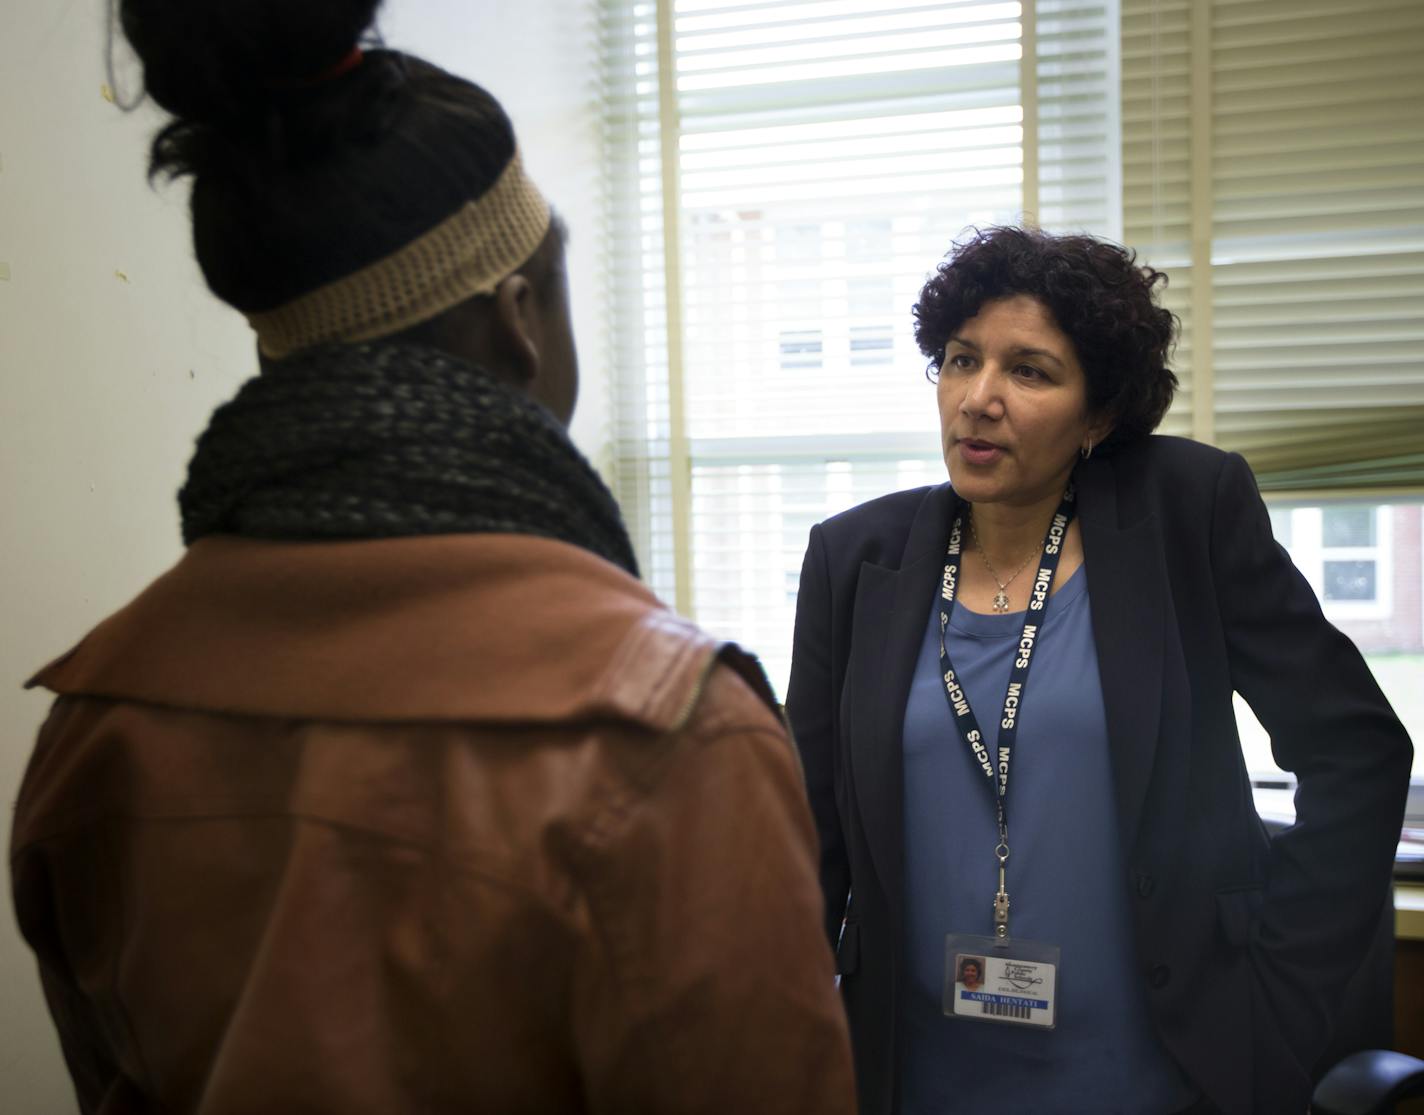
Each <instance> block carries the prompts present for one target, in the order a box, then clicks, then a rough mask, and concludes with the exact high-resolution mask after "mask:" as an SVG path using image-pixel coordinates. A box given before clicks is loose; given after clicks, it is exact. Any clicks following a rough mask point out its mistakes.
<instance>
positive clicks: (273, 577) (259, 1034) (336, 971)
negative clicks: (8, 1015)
mask: <svg viewBox="0 0 1424 1115" xmlns="http://www.w3.org/2000/svg"><path fill="white" fill-rule="evenodd" d="M748 663H749V660H747V659H745V658H744V657H742V656H740V655H739V653H738V652H736V651H735V650H729V649H727V648H723V647H721V646H720V645H719V644H718V643H717V642H715V641H714V640H712V639H711V638H710V637H709V636H707V635H705V634H703V633H701V632H700V631H698V630H697V629H696V628H695V627H693V626H692V625H690V624H688V623H686V622H684V621H682V620H680V619H677V618H676V617H675V616H673V615H672V614H671V613H669V612H667V611H666V610H665V609H663V608H662V607H661V606H660V605H659V604H658V603H657V602H656V601H655V599H654V598H653V597H652V596H651V594H650V593H649V592H648V591H647V590H646V588H644V587H643V586H642V585H641V584H639V583H638V582H636V581H635V580H633V579H632V578H630V577H628V576H627V575H626V574H624V573H623V572H622V571H621V570H618V569H616V568H615V567H614V566H612V565H610V564H608V563H606V562H604V561H602V560H600V559H599V558H597V557H594V556H592V555H590V554H588V553H586V552H584V551H582V550H579V549H576V548H574V547H572V546H568V545H565V544H563V543H559V542H552V541H546V540H543V539H536V538H531V537H523V536H514V535H478V536H477V535H457V536H448V537H438V538H421V539H399V540H390V541H371V542H354V543H317V544H290V543H268V542H256V541H245V540H240V539H235V538H212V539H208V540H205V541H202V542H199V543H197V544H196V545H194V546H193V547H192V548H191V549H190V550H189V551H188V553H187V555H186V556H185V557H184V558H183V559H182V561H180V562H179V563H178V565H177V566H176V567H175V568H174V569H172V570H171V571H170V572H169V573H167V574H166V575H164V576H163V577H161V578H160V579H159V580H158V581H157V582H155V583H154V585H153V586H151V587H150V588H149V589H148V590H147V591H146V592H145V593H143V594H142V595H141V596H140V597H139V598H138V599H137V600H135V601H134V602H133V603H132V604H130V605H129V606H128V607H127V608H125V609H124V610H123V611H121V612H119V613H118V614H117V615H115V616H114V617H112V618H111V619H109V620H107V621H106V622H105V623H103V624H102V625H100V626H99V627H98V628H97V629H96V630H95V631H94V632H93V633H91V634H90V635H89V636H88V638H86V639H85V640H84V641H83V642H82V643H81V644H80V645H79V646H78V647H77V648H76V649H75V650H73V651H71V652H70V653H69V654H68V655H67V656H65V657H64V658H61V659H60V660H59V661H58V662H56V663H54V664H53V665H51V666H49V667H47V668H46V669H45V670H44V671H42V672H41V673H40V674H39V676H38V677H37V678H36V679H35V681H34V682H33V683H32V684H39V685H44V686H47V687H49V688H50V689H53V690H54V691H55V692H57V693H59V694H60V697H59V699H58V700H57V701H56V703H55V705H54V709H53V711H52V713H51V715H50V717H49V720H48V722H47V723H46V724H45V726H44V728H43V729H42V731H41V734H40V739H39V743H38V745H37V748H36V750H35V754H34V757H33V759H32V761H31V764H30V768H29V771H28V773H27V775H26V778H25V781H24V784H23V786H22V788H21V791H20V798H19V802H18V804H17V808H16V813H15V821H14V832H13V836H12V845H11V871H12V875H13V884H14V896H15V904H16V909H17V911H18V914H19V920H20V925H21V928H22V930H23V932H24V934H25V937H26V939H27V940H28V941H29V942H30V944H31V946H32V947H33V948H34V950H35V952H36V953H37V955H38V958H39V962H40V968H41V974H42V978H43V981H44V986H45V991H46V994H47V996H48V999H49V1003H50V1008H51V1011H52V1013H53V1015H54V1018H55V1021H56V1023H57V1025H58V1028H59V1032H60V1038H61V1041H62V1043H63V1046H64V1052H65V1056H66V1058H67V1060H68V1063H69V1066H70V1070H71V1072H72V1074H73V1076H74V1078H75V1081H76V1086H77V1090H78V1094H79V1101H80V1106H81V1108H82V1109H83V1110H84V1111H85V1112H94V1111H103V1112H107V1113H117V1112H129V1111H133V1112H139V1111H142V1112H150V1111H171V1112H202V1113H203V1115H219V1113H235V1112H264V1113H267V1112H277V1111H280V1112H283V1113H295V1112H342V1113H343V1115H358V1113H365V1112H371V1113H381V1115H390V1113H394V1112H421V1113H426V1112H430V1113H436V1112H456V1111H459V1112H469V1111H489V1112H554V1111H568V1112H580V1111H600V1112H642V1111H658V1112H718V1113H723V1115H730V1113H743V1112H756V1111H766V1112H808V1113H810V1112H814V1113H816V1115H826V1113H831V1112H845V1111H851V1110H852V1108H853V1104H854V1098H853V1097H854V1086H853V1082H852V1080H851V1070H850V1067H849V1066H850V1055H849V1044H848V1039H847V1035H846V1026H845V1021H844V1018H843V1015H842V1011H841V1006H840V1003H839V1000H838V997H837V994H836V990H835V988H834V986H833V963H832V959H831V955H830V951H829V949H828V947H827V945H826V942H825V939H824V934H823V932H822V930H821V896H820V891H819V888H818V886H817V881H816V867H815V864H816V852H815V847H814V845H815V835H814V832H813V829H812V825H811V818H810V813H809V810H808V808H807V805H806V800H805V794H804V790H803V787H802V781H801V773H800V769H799V766H798V763H797V760H796V758H795V754H794V752H793V750H792V748H791V747H790V745H789V743H788V740H787V736H786V733H785V731H784V729H783V727H782V724H781V722H780V721H779V719H778V718H777V717H776V716H775V715H774V714H773V713H772V711H770V710H769V709H768V708H767V705H766V701H765V697H766V694H765V693H764V692H762V693H761V694H758V693H757V692H755V691H754V688H755V687H756V686H757V685H758V684H760V685H761V687H762V689H763V690H764V682H762V683H758V682H756V681H752V682H751V683H750V684H749V683H748V680H746V679H747V678H748V677H750V678H758V677H759V672H758V671H756V670H755V669H754V667H751V668H749V667H748ZM729 664H730V665H731V667H732V668H728V665H729ZM743 671H744V672H745V675H746V676H745V677H744V676H741V674H742V673H743Z"/></svg>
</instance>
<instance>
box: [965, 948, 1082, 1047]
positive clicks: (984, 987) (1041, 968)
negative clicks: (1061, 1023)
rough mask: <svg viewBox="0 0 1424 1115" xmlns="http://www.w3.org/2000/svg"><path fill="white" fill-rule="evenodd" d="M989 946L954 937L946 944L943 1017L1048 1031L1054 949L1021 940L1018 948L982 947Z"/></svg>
mask: <svg viewBox="0 0 1424 1115" xmlns="http://www.w3.org/2000/svg"><path fill="white" fill-rule="evenodd" d="M990 943H991V942H989V941H987V940H985V939H983V938H980V939H978V940H960V941H955V940H954V939H953V937H951V938H950V940H948V941H947V942H946V945H947V948H946V950H945V951H946V954H947V955H946V956H945V960H946V964H945V976H946V979H945V995H944V1013H945V1014H946V1015H948V1016H949V1017H951V1018H958V1019H963V1020H965V1021H974V1022H1008V1023H1011V1024H1017V1025H1020V1026H1033V1027H1038V1028H1043V1029H1052V1028H1053V1026H1054V1022H1055V1014H1056V1011H1055V1003H1054V992H1055V987H1054V985H1055V983H1056V982H1057V981H1056V976H1057V968H1058V957H1057V955H1056V954H1057V951H1058V950H1057V949H1056V948H1054V947H1052V946H1042V945H1038V946H1037V947H1033V946H1034V945H1037V942H1034V943H1032V944H1031V943H1030V942H1026V941H1025V942H1015V943H1014V944H1015V945H1017V946H1018V947H1012V946H1010V947H1008V948H1005V947H1003V946H1002V945H1000V946H997V947H992V948H988V947H984V946H986V945H989V944H990ZM1025 946H1029V947H1025ZM967 949H973V950H974V951H966V950H967ZM1026 954H1028V955H1026Z"/></svg>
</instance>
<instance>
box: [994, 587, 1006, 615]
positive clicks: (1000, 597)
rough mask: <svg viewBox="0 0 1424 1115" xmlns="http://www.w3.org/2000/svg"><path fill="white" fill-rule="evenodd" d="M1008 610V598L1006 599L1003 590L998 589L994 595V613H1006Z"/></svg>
mask: <svg viewBox="0 0 1424 1115" xmlns="http://www.w3.org/2000/svg"><path fill="white" fill-rule="evenodd" d="M1008 610H1009V597H1008V594H1007V593H1005V592H1004V590H1003V589H1000V590H999V591H998V592H996V593H994V611H996V612H1007V611H1008Z"/></svg>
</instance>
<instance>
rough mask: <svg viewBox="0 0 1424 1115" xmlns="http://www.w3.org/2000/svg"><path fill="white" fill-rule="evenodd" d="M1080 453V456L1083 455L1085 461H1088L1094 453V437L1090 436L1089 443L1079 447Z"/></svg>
mask: <svg viewBox="0 0 1424 1115" xmlns="http://www.w3.org/2000/svg"><path fill="white" fill-rule="evenodd" d="M1078 455H1079V456H1080V457H1082V458H1083V460H1085V461H1086V460H1087V459H1088V458H1089V457H1091V456H1092V455H1093V439H1092V438H1089V439H1088V444H1087V447H1086V448H1083V447H1079V449H1078Z"/></svg>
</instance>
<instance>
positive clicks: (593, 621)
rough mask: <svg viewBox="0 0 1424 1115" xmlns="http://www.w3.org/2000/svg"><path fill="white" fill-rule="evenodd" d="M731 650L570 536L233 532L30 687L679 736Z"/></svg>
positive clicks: (196, 705)
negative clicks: (261, 536) (710, 675)
mask: <svg viewBox="0 0 1424 1115" xmlns="http://www.w3.org/2000/svg"><path fill="white" fill-rule="evenodd" d="M719 649H720V644H719V643H717V642H716V641H715V640H713V639H712V638H711V637H710V636H708V635H706V634H704V633H702V632H701V631H699V630H697V628H696V627H694V626H693V625H692V624H690V623H688V622H686V621H684V620H682V619H679V618H678V617H676V616H674V615H673V614H672V613H671V612H669V611H667V610H666V609H665V608H664V607H663V606H662V605H661V604H659V603H658V601H657V600H656V598H655V597H654V596H653V595H652V593H651V592H649V591H648V589H647V588H646V587H645V586H644V585H642V584H641V583H640V582H638V581H637V580H635V579H634V578H633V577H631V576H629V575H628V574H627V573H625V572H624V571H623V570H621V569H619V568H617V567H616V566H614V565H613V564H611V563H610V562H607V561H604V560H603V559H601V558H599V557H597V556H595V555H594V554H592V553H590V552H588V551H586V550H582V549H579V548H577V547H575V546H571V545H568V544H566V543H563V542H556V541H553V540H549V539H544V538H537V537H533V536H529V535H499V534H481V535H437V536H431V537H420V538H398V539H385V540H376V541H359V542H318V543H307V542H299V543H294V542H263V541H256V540H251V539H243V538H237V537H234V536H221V535H219V536H213V537H211V538H206V539H203V540H202V541H199V542H197V543H195V544H194V545H193V546H191V547H190V548H189V549H188V551H187V553H186V554H185V555H184V557H183V558H182V559H181V560H180V561H179V562H178V564H177V565H176V566H174V567H173V568H172V569H171V570H169V571H168V572H167V573H166V574H164V575H163V576H162V577H160V578H159V579H158V580H157V581H155V582H154V583H153V584H152V585H151V586H150V587H149V588H148V589H147V590H146V591H145V592H144V593H142V594H141V595H140V596H139V597H138V598H137V599H135V600H134V601H133V602H132V603H131V604H130V605H128V606H127V607H126V608H124V609H123V610H122V611H120V612H118V613H116V614H115V615H113V616H111V617H110V618H109V619H107V620H105V621H104V622H103V623H101V624H100V625H99V626H98V627H97V628H95V629H94V631H92V632H91V633H90V634H89V635H88V636H87V637H86V638H85V639H84V640H83V641H82V642H81V643H80V644H79V645H78V646H77V647H75V648H74V649H73V650H71V651H70V652H69V653H68V654H66V655H65V656H63V657H62V658H60V659H59V660H57V661H56V662H54V663H52V664H51V665H49V666H47V667H46V668H45V669H43V670H41V671H40V672H39V673H38V674H37V675H36V676H35V677H34V678H33V679H32V680H31V681H30V683H29V684H30V685H31V686H37V685H39V686H45V687H47V688H49V689H52V690H54V691H55V692H57V693H82V694H88V695H92V696H102V697H112V698H120V699H127V700H139V701H145V702H150V703H154V704H162V705H169V706H176V707H182V708H193V709H201V710H204V711H212V712H225V713H236V714H247V715H260V716H290V717H299V718H316V719H340V720H410V719H418V720H432V719H433V720H447V719H458V720H468V719H474V720H483V721H503V722H532V723H539V722H552V721H564V720H569V719H575V718H584V717H598V716H613V717H618V718H620V719H632V720H637V721H641V722H643V723H645V724H647V725H648V726H649V727H653V728H662V729H667V728H671V727H674V726H676V724H677V723H678V721H679V719H680V718H681V717H682V716H683V715H684V713H685V711H686V705H687V702H688V700H689V691H690V690H694V689H695V687H696V683H697V682H698V680H700V678H701V677H702V676H704V674H705V671H707V670H709V669H710V668H711V663H712V661H713V659H714V657H715V656H716V654H717V653H718V651H719ZM531 663H534V664H536V666H535V667H534V668H531V665H530V664H531ZM632 663H637V668H636V669H633V668H630V666H631V664H632Z"/></svg>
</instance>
